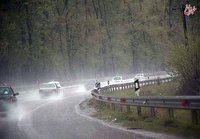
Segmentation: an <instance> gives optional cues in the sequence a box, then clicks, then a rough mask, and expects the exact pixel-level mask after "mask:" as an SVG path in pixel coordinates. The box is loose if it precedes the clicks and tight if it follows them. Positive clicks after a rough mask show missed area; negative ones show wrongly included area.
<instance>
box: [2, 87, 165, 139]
mask: <svg viewBox="0 0 200 139" xmlns="http://www.w3.org/2000/svg"><path fill="white" fill-rule="evenodd" d="M37 93H38V92H37V91H32V92H29V94H28V93H27V94H26V93H21V94H20V96H19V97H18V100H19V101H18V103H19V106H18V108H17V109H16V110H15V111H14V112H10V113H8V114H9V116H7V117H0V139H141V138H142V139H148V138H149V137H148V135H147V136H146V137H142V136H141V135H138V134H134V133H132V132H127V131H124V130H120V129H117V128H113V127H111V126H108V125H106V124H102V123H101V122H98V121H96V120H93V119H90V118H87V116H81V115H80V114H78V113H77V110H76V108H75V107H76V106H78V104H79V103H80V102H81V101H82V100H84V99H86V98H88V97H90V94H89V92H86V91H84V90H81V89H77V88H70V89H65V90H64V92H63V96H60V97H58V98H54V97H50V98H45V99H40V98H39V96H37ZM160 137H161V136H160ZM160 137H159V138H160Z"/></svg>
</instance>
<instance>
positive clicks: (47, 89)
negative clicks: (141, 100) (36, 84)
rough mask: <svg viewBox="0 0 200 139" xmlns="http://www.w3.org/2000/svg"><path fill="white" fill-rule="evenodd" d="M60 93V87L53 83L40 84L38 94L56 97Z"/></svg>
mask: <svg viewBox="0 0 200 139" xmlns="http://www.w3.org/2000/svg"><path fill="white" fill-rule="evenodd" d="M60 92H61V86H59V85H58V84H56V83H54V82H49V83H42V84H40V88H39V94H40V96H50V95H58V94H60Z"/></svg>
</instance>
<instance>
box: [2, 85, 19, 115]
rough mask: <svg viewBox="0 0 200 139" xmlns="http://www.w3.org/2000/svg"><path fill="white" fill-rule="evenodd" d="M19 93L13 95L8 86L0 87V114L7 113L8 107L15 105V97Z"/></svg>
mask: <svg viewBox="0 0 200 139" xmlns="http://www.w3.org/2000/svg"><path fill="white" fill-rule="evenodd" d="M17 95H19V93H14V91H13V89H12V87H10V86H0V114H2V113H4V112H5V111H7V108H8V106H12V105H14V104H16V102H17V98H16V96H17Z"/></svg>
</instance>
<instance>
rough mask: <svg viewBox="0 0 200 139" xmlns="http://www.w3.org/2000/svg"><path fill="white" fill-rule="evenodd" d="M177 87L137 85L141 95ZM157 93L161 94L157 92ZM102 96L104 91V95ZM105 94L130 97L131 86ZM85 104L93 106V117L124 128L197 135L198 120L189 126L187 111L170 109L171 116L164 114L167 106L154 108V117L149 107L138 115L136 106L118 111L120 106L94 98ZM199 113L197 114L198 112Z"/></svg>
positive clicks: (163, 92)
mask: <svg viewBox="0 0 200 139" xmlns="http://www.w3.org/2000/svg"><path fill="white" fill-rule="evenodd" d="M177 89H178V83H177V82H174V81H173V82H170V83H165V84H160V85H151V86H144V87H142V88H141V92H142V93H143V95H147V94H148V95H152V96H156V95H163V96H169V95H176V93H177ZM160 93H161V94H160ZM104 95H105V94H104ZM106 95H109V96H120V97H121V96H124V97H130V96H134V95H135V94H134V91H133V89H130V90H123V91H116V92H112V93H108V94H106ZM87 103H88V106H90V107H94V108H95V109H96V111H97V112H96V113H94V114H93V116H94V117H96V118H99V119H103V120H106V121H112V122H115V123H118V124H120V125H122V126H124V127H126V128H127V129H133V130H134V129H144V130H149V131H154V132H161V133H162V132H163V133H170V134H174V135H178V136H183V137H190V138H193V137H196V138H199V137H200V123H199V124H198V125H193V124H192V121H191V111H189V110H174V119H170V118H169V116H168V109H162V108H156V109H155V111H156V116H155V117H152V116H151V113H150V108H142V115H141V116H138V115H137V110H136V107H134V106H132V107H131V111H130V112H127V111H126V106H123V109H122V110H123V111H122V112H121V111H120V106H115V110H113V108H112V107H111V106H110V105H109V104H105V103H98V102H97V101H95V100H94V99H90V100H89V101H87ZM199 114H200V113H199Z"/></svg>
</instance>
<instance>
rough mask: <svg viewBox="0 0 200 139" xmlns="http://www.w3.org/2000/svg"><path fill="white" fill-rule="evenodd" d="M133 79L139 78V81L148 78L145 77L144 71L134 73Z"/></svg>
mask: <svg viewBox="0 0 200 139" xmlns="http://www.w3.org/2000/svg"><path fill="white" fill-rule="evenodd" d="M134 78H135V80H137V79H138V80H139V81H143V80H147V79H148V78H147V77H145V75H144V73H138V74H136V75H135V77H134Z"/></svg>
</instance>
